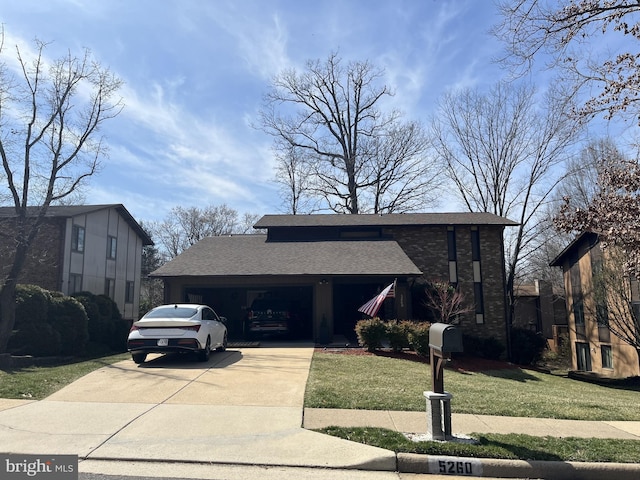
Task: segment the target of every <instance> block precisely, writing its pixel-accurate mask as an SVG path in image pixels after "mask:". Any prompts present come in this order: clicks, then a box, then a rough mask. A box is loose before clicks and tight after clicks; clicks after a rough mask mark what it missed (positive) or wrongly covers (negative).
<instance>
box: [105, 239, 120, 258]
mask: <svg viewBox="0 0 640 480" xmlns="http://www.w3.org/2000/svg"><path fill="white" fill-rule="evenodd" d="M117 245H118V239H117V238H116V237H112V236H109V237H108V238H107V258H112V259H114V258H116V250H117Z"/></svg>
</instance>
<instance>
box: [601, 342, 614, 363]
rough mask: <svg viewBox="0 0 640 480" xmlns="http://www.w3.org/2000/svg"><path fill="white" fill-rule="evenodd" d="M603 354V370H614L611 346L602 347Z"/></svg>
mask: <svg viewBox="0 0 640 480" xmlns="http://www.w3.org/2000/svg"><path fill="white" fill-rule="evenodd" d="M600 352H601V354H602V368H613V353H612V352H611V345H602V346H601V347H600Z"/></svg>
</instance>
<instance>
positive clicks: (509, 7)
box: [494, 0, 640, 121]
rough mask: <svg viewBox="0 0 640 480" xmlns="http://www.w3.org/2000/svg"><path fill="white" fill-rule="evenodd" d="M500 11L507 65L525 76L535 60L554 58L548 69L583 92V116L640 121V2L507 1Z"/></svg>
mask: <svg viewBox="0 0 640 480" xmlns="http://www.w3.org/2000/svg"><path fill="white" fill-rule="evenodd" d="M499 9H500V11H501V13H502V16H503V20H502V21H501V23H500V24H499V25H497V26H496V27H495V29H494V34H495V35H496V36H497V37H498V38H499V39H500V40H502V41H503V43H504V44H505V47H506V50H507V55H506V56H505V57H504V58H503V59H502V60H503V61H504V62H505V63H507V64H508V65H510V66H511V67H513V68H514V69H515V70H516V71H518V70H519V72H520V73H522V72H525V71H527V70H529V69H530V68H531V67H532V65H533V63H534V61H535V59H536V58H538V57H543V58H549V59H550V60H549V61H548V62H547V66H548V67H550V68H554V69H558V70H557V71H559V72H561V76H562V77H563V78H564V79H565V80H568V81H569V85H570V86H571V88H572V89H574V90H580V89H584V91H585V93H586V95H587V100H586V102H585V103H584V104H583V105H582V107H580V108H579V109H578V110H577V112H578V113H580V114H581V115H583V116H587V117H590V116H592V115H594V114H597V113H601V112H604V113H605V116H606V118H611V117H612V116H613V115H616V114H619V113H623V112H629V113H631V114H632V115H634V116H636V117H637V118H636V121H638V119H640V116H638V115H637V114H638V110H639V108H638V107H639V106H640V102H639V100H640V99H639V97H638V95H639V94H640V89H639V88H638V86H639V85H640V52H639V49H638V46H639V45H638V42H637V41H638V40H640V23H638V14H639V13H640V4H638V2H636V1H630V0H629V1H624V0H623V1H617V2H614V1H608V0H569V1H566V2H547V1H542V0H507V1H502V2H501V3H500V4H499ZM633 40H635V42H634V41H633ZM600 45H606V47H607V48H606V49H602V48H598V47H600ZM594 92H595V94H594Z"/></svg>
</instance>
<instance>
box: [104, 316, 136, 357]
mask: <svg viewBox="0 0 640 480" xmlns="http://www.w3.org/2000/svg"><path fill="white" fill-rule="evenodd" d="M129 330H131V322H129V321H128V320H125V319H123V318H118V319H116V320H112V321H111V323H110V324H109V337H108V339H107V340H108V344H109V348H111V350H113V351H115V352H126V351H127V338H128V337H129Z"/></svg>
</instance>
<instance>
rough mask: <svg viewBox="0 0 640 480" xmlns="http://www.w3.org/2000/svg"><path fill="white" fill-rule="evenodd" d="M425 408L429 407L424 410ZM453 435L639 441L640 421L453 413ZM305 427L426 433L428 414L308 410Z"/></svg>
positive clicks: (306, 409) (305, 412)
mask: <svg viewBox="0 0 640 480" xmlns="http://www.w3.org/2000/svg"><path fill="white" fill-rule="evenodd" d="M425 409H426V407H425ZM451 424H452V430H453V433H454V434H456V433H459V434H465V435H469V434H471V433H504V434H508V433H523V434H527V435H534V436H540V437H544V436H552V437H581V438H620V439H627V440H640V422H592V421H580V420H554V419H551V418H521V417H497V416H489V415H469V414H464V413H458V414H456V413H454V414H452V416H451ZM303 425H304V427H305V428H309V429H318V428H324V427H329V426H337V427H380V428H387V429H390V430H396V431H398V432H403V433H426V430H427V418H426V411H425V412H394V411H388V410H384V411H383V410H338V409H325V408H305V410H304V422H303Z"/></svg>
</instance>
